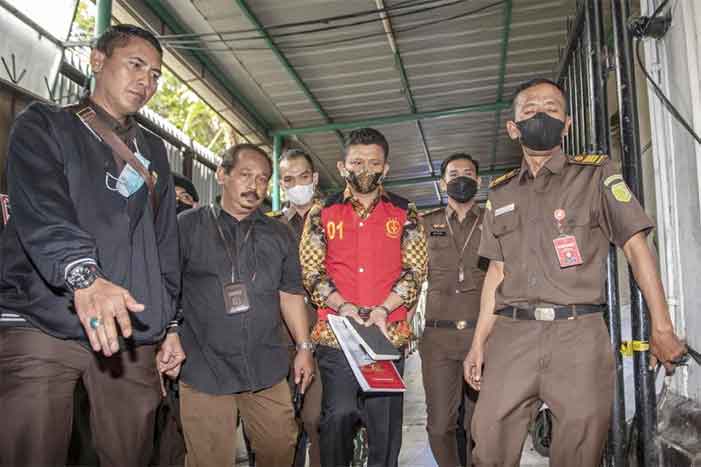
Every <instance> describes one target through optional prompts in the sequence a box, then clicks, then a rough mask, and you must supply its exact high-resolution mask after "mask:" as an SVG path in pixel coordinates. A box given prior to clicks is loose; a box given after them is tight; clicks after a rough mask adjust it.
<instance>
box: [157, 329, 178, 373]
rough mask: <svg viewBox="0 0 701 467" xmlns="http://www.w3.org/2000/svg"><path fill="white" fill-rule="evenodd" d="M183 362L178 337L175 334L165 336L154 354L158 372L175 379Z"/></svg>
mask: <svg viewBox="0 0 701 467" xmlns="http://www.w3.org/2000/svg"><path fill="white" fill-rule="evenodd" d="M184 361H185V351H183V347H182V345H180V336H178V335H177V334H175V333H171V334H167V335H166V338H165V340H164V341H163V342H162V343H161V347H160V349H158V353H157V354H156V368H158V372H159V373H161V374H164V375H166V376H168V377H169V378H173V379H175V378H177V377H178V374H179V373H180V367H181V366H182V364H183V362H184Z"/></svg>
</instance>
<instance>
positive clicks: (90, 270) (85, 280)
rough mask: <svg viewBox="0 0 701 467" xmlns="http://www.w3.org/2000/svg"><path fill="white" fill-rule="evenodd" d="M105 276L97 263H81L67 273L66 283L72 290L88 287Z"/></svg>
mask: <svg viewBox="0 0 701 467" xmlns="http://www.w3.org/2000/svg"><path fill="white" fill-rule="evenodd" d="M100 277H103V276H102V272H101V271H100V268H99V267H98V266H97V264H95V263H80V264H76V265H75V266H73V267H72V268H71V269H69V270H68V273H67V274H66V284H68V287H69V288H70V289H71V290H72V291H74V292H75V291H76V290H80V289H87V288H88V287H90V286H91V285H92V284H93V283H94V282H95V281H96V280H97V279H98V278H100Z"/></svg>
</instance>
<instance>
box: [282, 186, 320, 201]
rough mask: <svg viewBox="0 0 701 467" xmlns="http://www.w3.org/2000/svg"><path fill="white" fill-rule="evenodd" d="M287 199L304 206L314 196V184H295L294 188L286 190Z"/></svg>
mask: <svg viewBox="0 0 701 467" xmlns="http://www.w3.org/2000/svg"><path fill="white" fill-rule="evenodd" d="M286 193H287V199H289V200H290V203H292V204H294V205H296V206H304V205H305V204H307V203H309V202H310V201H311V200H312V198H313V197H314V184H313V183H310V184H309V185H295V186H293V187H292V188H288V189H287V190H286Z"/></svg>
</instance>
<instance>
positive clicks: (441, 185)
mask: <svg viewBox="0 0 701 467" xmlns="http://www.w3.org/2000/svg"><path fill="white" fill-rule="evenodd" d="M438 187H439V188H440V189H441V191H442V192H446V191H448V184H446V183H445V179H444V178H443V177H441V179H440V180H439V181H438Z"/></svg>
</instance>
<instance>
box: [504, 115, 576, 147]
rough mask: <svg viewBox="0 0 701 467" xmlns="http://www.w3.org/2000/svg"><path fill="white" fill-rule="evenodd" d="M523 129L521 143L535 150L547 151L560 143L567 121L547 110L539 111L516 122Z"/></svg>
mask: <svg viewBox="0 0 701 467" xmlns="http://www.w3.org/2000/svg"><path fill="white" fill-rule="evenodd" d="M516 126H517V127H518V129H519V130H520V131H521V144H523V145H524V146H526V147H527V148H528V149H532V150H534V151H547V150H548V149H552V148H554V147H557V146H559V145H560V142H561V141H562V130H563V129H564V128H565V122H563V121H562V120H558V119H557V118H553V117H551V116H550V115H548V114H546V113H545V112H538V113H537V114H535V115H534V116H532V117H531V118H529V119H527V120H521V121H520V122H516Z"/></svg>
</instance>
